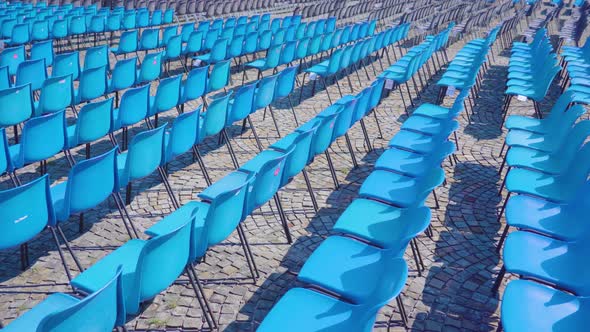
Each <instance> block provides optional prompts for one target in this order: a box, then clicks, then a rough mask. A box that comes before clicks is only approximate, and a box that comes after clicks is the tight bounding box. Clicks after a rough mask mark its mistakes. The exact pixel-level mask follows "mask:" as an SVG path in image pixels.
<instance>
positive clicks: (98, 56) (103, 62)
mask: <svg viewBox="0 0 590 332" xmlns="http://www.w3.org/2000/svg"><path fill="white" fill-rule="evenodd" d="M102 66H106V68H107V70H108V71H110V70H111V65H110V62H109V49H108V47H107V45H101V46H95V47H91V48H89V49H87V50H86V55H85V56H84V70H86V69H90V68H97V67H102Z"/></svg>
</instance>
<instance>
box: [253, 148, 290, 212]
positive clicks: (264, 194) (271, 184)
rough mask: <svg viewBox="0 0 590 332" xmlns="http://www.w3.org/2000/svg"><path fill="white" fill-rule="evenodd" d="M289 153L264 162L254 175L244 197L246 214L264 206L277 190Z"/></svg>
mask: <svg viewBox="0 0 590 332" xmlns="http://www.w3.org/2000/svg"><path fill="white" fill-rule="evenodd" d="M291 152H292V150H289V151H287V152H285V153H284V154H281V155H280V156H277V157H275V158H273V159H271V160H268V161H266V162H265V163H264V165H262V166H261V167H260V169H259V171H258V173H256V174H255V175H254V179H253V180H252V182H250V185H249V186H250V188H248V194H247V196H246V210H245V211H246V213H247V214H250V213H251V212H252V211H254V210H255V209H257V208H259V207H260V206H262V205H264V204H265V203H266V202H268V200H270V199H271V198H272V197H273V196H274V194H276V192H277V191H278V190H279V188H280V186H281V183H282V179H283V172H284V170H285V160H286V159H287V157H288V156H289V155H290V154H291ZM254 158H256V157H254Z"/></svg>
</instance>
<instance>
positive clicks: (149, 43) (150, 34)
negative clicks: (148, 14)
mask: <svg viewBox="0 0 590 332" xmlns="http://www.w3.org/2000/svg"><path fill="white" fill-rule="evenodd" d="M159 46H160V29H144V30H143V31H142V33H141V37H140V38H139V44H138V46H137V50H138V51H145V53H146V55H147V52H148V51H151V50H155V49H156V48H158V47H159Z"/></svg>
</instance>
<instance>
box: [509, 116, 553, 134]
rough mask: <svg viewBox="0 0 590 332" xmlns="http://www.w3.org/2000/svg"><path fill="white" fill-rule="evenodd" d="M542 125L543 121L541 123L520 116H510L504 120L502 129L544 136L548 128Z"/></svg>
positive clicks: (540, 120) (539, 120) (534, 119)
mask: <svg viewBox="0 0 590 332" xmlns="http://www.w3.org/2000/svg"><path fill="white" fill-rule="evenodd" d="M544 123H545V121H543V119H536V118H531V117H528V116H522V115H511V116H509V117H508V119H506V122H505V123H504V127H505V128H506V129H509V130H512V129H519V130H523V131H530V132H533V133H538V134H546V133H547V131H548V130H549V128H547V126H545V125H544Z"/></svg>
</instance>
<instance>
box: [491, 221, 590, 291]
mask: <svg viewBox="0 0 590 332" xmlns="http://www.w3.org/2000/svg"><path fill="white" fill-rule="evenodd" d="M503 254H504V255H503V256H504V266H505V267H506V271H507V272H510V273H516V274H520V275H523V276H527V277H533V278H536V279H540V280H543V281H546V282H549V283H551V284H554V285H559V287H560V288H565V289H566V290H568V291H571V292H573V293H576V294H578V295H584V296H588V295H589V294H590V287H589V286H590V284H588V275H589V273H590V268H588V265H587V264H580V262H582V261H583V260H584V259H585V258H586V257H588V254H590V250H589V249H588V248H587V245H585V244H582V243H574V242H564V241H561V240H556V239H552V238H549V237H547V236H543V235H540V234H535V233H531V232H524V231H517V232H513V233H511V234H510V235H508V237H507V238H506V244H505V245H504V251H503Z"/></svg>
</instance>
